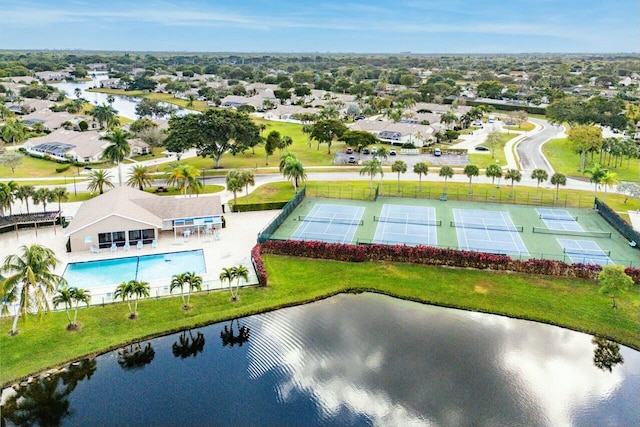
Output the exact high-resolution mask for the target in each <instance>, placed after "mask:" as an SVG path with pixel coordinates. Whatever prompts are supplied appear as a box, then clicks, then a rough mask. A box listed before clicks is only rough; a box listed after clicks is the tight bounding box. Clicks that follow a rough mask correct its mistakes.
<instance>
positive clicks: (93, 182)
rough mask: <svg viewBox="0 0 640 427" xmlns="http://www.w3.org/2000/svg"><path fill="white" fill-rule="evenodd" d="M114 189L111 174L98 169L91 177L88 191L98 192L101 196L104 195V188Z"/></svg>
mask: <svg viewBox="0 0 640 427" xmlns="http://www.w3.org/2000/svg"><path fill="white" fill-rule="evenodd" d="M105 186H107V187H111V188H113V187H114V185H113V183H112V182H111V174H110V172H109V171H108V170H105V169H96V170H94V171H93V172H91V174H90V175H89V184H87V189H88V190H89V191H98V192H99V193H100V194H103V193H104V187H105Z"/></svg>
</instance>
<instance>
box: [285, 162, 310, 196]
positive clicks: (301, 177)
mask: <svg viewBox="0 0 640 427" xmlns="http://www.w3.org/2000/svg"><path fill="white" fill-rule="evenodd" d="M282 176H283V177H285V178H286V179H290V180H291V181H292V183H293V191H294V192H295V193H297V192H298V181H306V179H307V173H306V172H305V171H304V166H303V165H302V162H301V161H300V160H298V159H296V158H295V157H294V158H289V159H288V160H287V161H286V163H285V164H284V167H283V168H282Z"/></svg>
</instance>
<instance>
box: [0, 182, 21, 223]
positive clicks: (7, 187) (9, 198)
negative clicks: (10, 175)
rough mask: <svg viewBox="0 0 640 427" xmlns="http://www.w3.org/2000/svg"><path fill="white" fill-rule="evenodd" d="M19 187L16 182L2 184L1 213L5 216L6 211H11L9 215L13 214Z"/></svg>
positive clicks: (0, 185)
mask: <svg viewBox="0 0 640 427" xmlns="http://www.w3.org/2000/svg"><path fill="white" fill-rule="evenodd" d="M18 187H19V186H18V183H17V182H15V181H9V182H6V183H5V182H0V211H1V212H2V214H3V215H4V210H5V209H8V210H9V215H12V214H13V212H12V209H13V208H12V207H13V202H14V201H15V199H16V190H17V189H18Z"/></svg>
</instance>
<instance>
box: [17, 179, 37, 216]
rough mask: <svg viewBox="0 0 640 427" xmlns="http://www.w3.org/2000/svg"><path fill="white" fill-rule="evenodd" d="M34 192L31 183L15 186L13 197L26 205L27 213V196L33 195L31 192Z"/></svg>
mask: <svg viewBox="0 0 640 427" xmlns="http://www.w3.org/2000/svg"><path fill="white" fill-rule="evenodd" d="M34 192H35V188H33V185H21V186H19V187H18V188H16V191H15V193H14V194H15V197H16V199H19V200H20V201H21V202H24V204H25V205H26V206H27V213H29V198H30V197H33V193H34Z"/></svg>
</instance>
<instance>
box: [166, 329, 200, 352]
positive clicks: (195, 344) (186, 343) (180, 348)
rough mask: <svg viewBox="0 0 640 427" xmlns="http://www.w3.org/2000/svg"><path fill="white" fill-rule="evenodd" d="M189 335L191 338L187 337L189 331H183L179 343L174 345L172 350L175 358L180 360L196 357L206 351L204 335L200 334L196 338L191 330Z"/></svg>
mask: <svg viewBox="0 0 640 427" xmlns="http://www.w3.org/2000/svg"><path fill="white" fill-rule="evenodd" d="M188 333H189V336H187V331H183V332H182V333H181V334H180V336H179V337H178V341H176V342H174V343H173V346H172V347H171V350H172V351H173V355H174V356H175V357H178V358H180V359H186V358H188V357H196V356H197V355H198V353H202V352H203V351H204V341H205V340H204V334H203V333H202V332H198V333H197V334H196V336H195V337H194V336H193V332H192V331H191V329H189V331H188Z"/></svg>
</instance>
